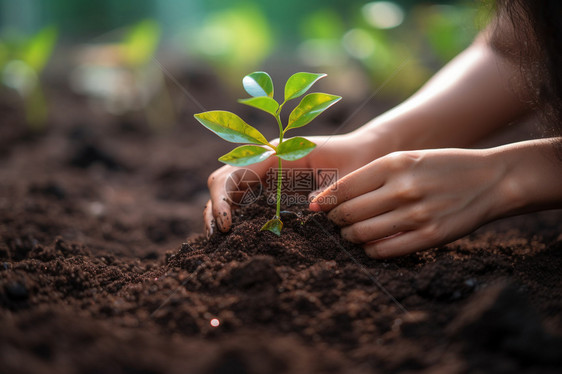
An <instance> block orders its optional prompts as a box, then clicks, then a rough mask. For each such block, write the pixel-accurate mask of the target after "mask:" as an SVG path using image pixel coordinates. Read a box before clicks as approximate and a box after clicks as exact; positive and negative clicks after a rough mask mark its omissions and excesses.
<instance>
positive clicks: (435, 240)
mask: <svg viewBox="0 0 562 374" xmlns="http://www.w3.org/2000/svg"><path fill="white" fill-rule="evenodd" d="M422 235H423V237H424V239H425V240H426V241H427V242H428V243H431V244H432V245H437V244H440V243H442V242H443V240H444V238H445V235H444V233H443V230H442V229H441V227H440V226H439V225H436V224H433V225H428V226H426V227H425V228H424V229H423V231H422Z"/></svg>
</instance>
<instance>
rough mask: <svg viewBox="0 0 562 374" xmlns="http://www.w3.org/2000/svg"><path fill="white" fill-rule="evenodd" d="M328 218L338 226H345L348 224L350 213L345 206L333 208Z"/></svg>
mask: <svg viewBox="0 0 562 374" xmlns="http://www.w3.org/2000/svg"><path fill="white" fill-rule="evenodd" d="M328 217H329V218H330V219H331V220H332V221H334V222H335V223H337V224H339V225H345V224H348V223H350V218H351V212H350V211H349V209H348V208H347V207H346V206H345V205H340V206H338V207H337V208H334V209H333V210H332V211H331V212H330V214H328Z"/></svg>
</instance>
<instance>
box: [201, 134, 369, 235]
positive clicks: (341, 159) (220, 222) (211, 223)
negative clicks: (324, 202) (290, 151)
mask: <svg viewBox="0 0 562 374" xmlns="http://www.w3.org/2000/svg"><path fill="white" fill-rule="evenodd" d="M356 137H357V136H356V135H334V136H314V137H308V139H309V140H311V141H313V142H314V143H316V145H317V146H316V148H315V149H314V150H313V151H312V152H311V153H310V154H309V155H307V156H306V157H304V158H302V159H299V160H297V161H292V162H288V161H284V162H283V165H284V167H286V168H337V169H338V173H339V175H345V174H347V173H349V172H351V171H352V170H355V169H356V168H358V167H360V166H362V165H363V164H365V163H366V162H367V160H365V159H364V158H361V157H358V156H357V152H356V148H357V140H356V139H355V138H356ZM272 143H274V144H275V143H276V142H275V141H272ZM365 157H366V156H365ZM276 162H277V160H276V159H275V158H273V157H272V158H269V159H267V160H265V161H263V162H261V163H259V164H253V165H250V166H248V167H245V168H238V167H234V166H229V165H226V166H223V167H221V168H219V169H217V170H215V171H214V172H213V173H212V174H211V175H210V176H209V179H208V181H207V184H208V187H209V191H210V194H211V199H210V200H209V201H208V202H207V205H206V207H205V211H204V213H203V216H204V221H205V231H206V233H207V236H210V235H212V234H213V232H214V231H215V230H216V229H217V228H218V230H220V231H222V232H227V231H228V230H230V226H231V224H232V208H233V207H234V206H235V205H234V204H233V203H237V201H232V197H233V195H234V194H233V193H232V192H234V191H236V188H239V187H240V185H239V184H238V183H237V182H238V179H239V178H240V175H241V173H240V171H241V170H243V169H249V170H251V171H253V172H254V173H255V174H256V175H257V176H258V177H259V178H260V179H261V180H262V181H264V179H265V177H266V174H267V171H268V170H269V169H270V168H272V167H274V166H275V163H276ZM245 187H248V188H251V187H252V186H250V185H248V186H245ZM236 195H240V194H236Z"/></svg>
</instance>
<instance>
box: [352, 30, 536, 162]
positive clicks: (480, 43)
mask: <svg viewBox="0 0 562 374" xmlns="http://www.w3.org/2000/svg"><path fill="white" fill-rule="evenodd" d="M486 39H487V38H486V37H485V36H484V34H483V35H481V36H479V37H478V39H477V40H476V41H475V42H474V43H473V44H472V45H471V46H470V47H469V48H468V49H466V50H465V51H464V52H462V53H461V54H460V55H458V56H457V57H456V58H455V59H454V60H452V61H451V62H450V63H449V64H448V65H447V66H445V67H444V68H443V69H442V70H441V71H440V72H439V73H437V74H436V75H435V76H434V77H433V78H432V79H431V80H430V81H428V82H427V83H426V84H425V85H424V86H423V87H422V88H421V89H420V90H419V91H418V92H417V93H416V94H414V95H413V96H412V97H411V98H409V99H408V100H406V101H405V102H403V103H402V104H400V105H398V106H397V107H395V108H394V109H392V110H390V111H388V112H386V113H384V114H383V115H381V116H379V117H377V118H375V119H373V120H372V121H370V122H369V123H367V124H366V125H364V126H363V127H361V128H360V129H358V130H356V131H355V132H353V133H351V134H349V135H350V136H356V137H357V139H363V141H365V142H366V143H370V144H379V142H378V141H377V140H380V139H384V141H383V142H381V143H383V144H384V146H385V147H386V149H385V150H384V152H383V153H390V152H392V151H398V150H412V149H428V148H442V147H466V146H469V145H472V144H473V143H474V142H476V141H478V140H480V139H482V138H483V137H485V136H486V135H488V134H490V133H491V132H493V131H494V130H496V129H498V128H500V127H502V126H505V125H507V124H508V123H510V122H511V121H513V120H515V119H517V118H520V117H522V116H524V115H525V114H526V113H528V112H530V108H529V106H528V105H527V104H526V103H525V95H524V93H523V89H522V87H523V86H524V85H523V84H522V79H521V76H520V74H519V70H518V68H517V66H515V65H513V64H511V63H510V62H508V61H506V60H505V59H504V58H503V57H502V56H501V55H500V54H499V53H498V52H497V51H495V50H494V49H493V48H492V47H491V46H490V45H489V43H488V42H487V40H486ZM380 153H381V152H380V150H378V149H377V150H374V149H372V152H371V154H369V155H366V159H365V161H370V160H373V159H375V158H376V157H378V156H379V155H380Z"/></svg>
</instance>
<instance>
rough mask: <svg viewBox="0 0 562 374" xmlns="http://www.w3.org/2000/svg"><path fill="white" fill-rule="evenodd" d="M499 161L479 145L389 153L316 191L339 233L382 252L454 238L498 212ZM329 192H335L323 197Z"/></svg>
mask: <svg viewBox="0 0 562 374" xmlns="http://www.w3.org/2000/svg"><path fill="white" fill-rule="evenodd" d="M506 173H507V171H506V167H505V166H504V165H503V164H502V163H501V161H499V160H498V158H497V157H494V154H493V153H492V152H489V151H486V150H461V149H437V150H424V151H404V152H395V153H391V154H389V155H386V156H384V157H381V158H379V159H376V160H375V161H372V162H371V163H369V164H367V165H365V166H364V167H362V168H360V169H358V170H356V171H354V172H352V173H350V174H348V175H347V176H345V177H344V178H342V179H340V180H339V181H337V182H336V183H335V184H333V185H332V186H330V187H328V188H327V189H325V190H324V191H322V192H321V193H320V194H319V195H317V196H316V197H315V198H314V199H313V201H312V202H311V204H310V209H311V210H313V211H325V212H329V213H328V217H329V218H330V219H331V220H332V221H333V222H335V223H336V224H338V225H340V226H342V227H343V228H342V230H341V234H342V236H343V237H344V238H345V239H347V240H349V241H351V242H354V243H359V244H363V247H364V249H365V251H366V253H367V255H369V256H370V257H374V258H386V257H394V256H400V255H405V254H408V253H412V252H415V251H418V250H422V249H427V248H431V247H434V246H438V245H441V244H445V243H448V242H451V241H453V240H455V239H457V238H459V237H462V236H464V235H466V234H468V233H470V232H472V231H473V230H475V229H476V228H478V227H479V226H481V225H482V224H484V223H486V222H488V221H490V220H492V219H494V218H497V217H498V215H500V214H501V212H502V207H501V204H502V193H501V192H500V190H501V188H500V187H501V184H502V181H503V180H504V177H505V175H506ZM331 195H333V196H334V197H335V199H333V198H330V199H327V198H326V197H327V196H331Z"/></svg>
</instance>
